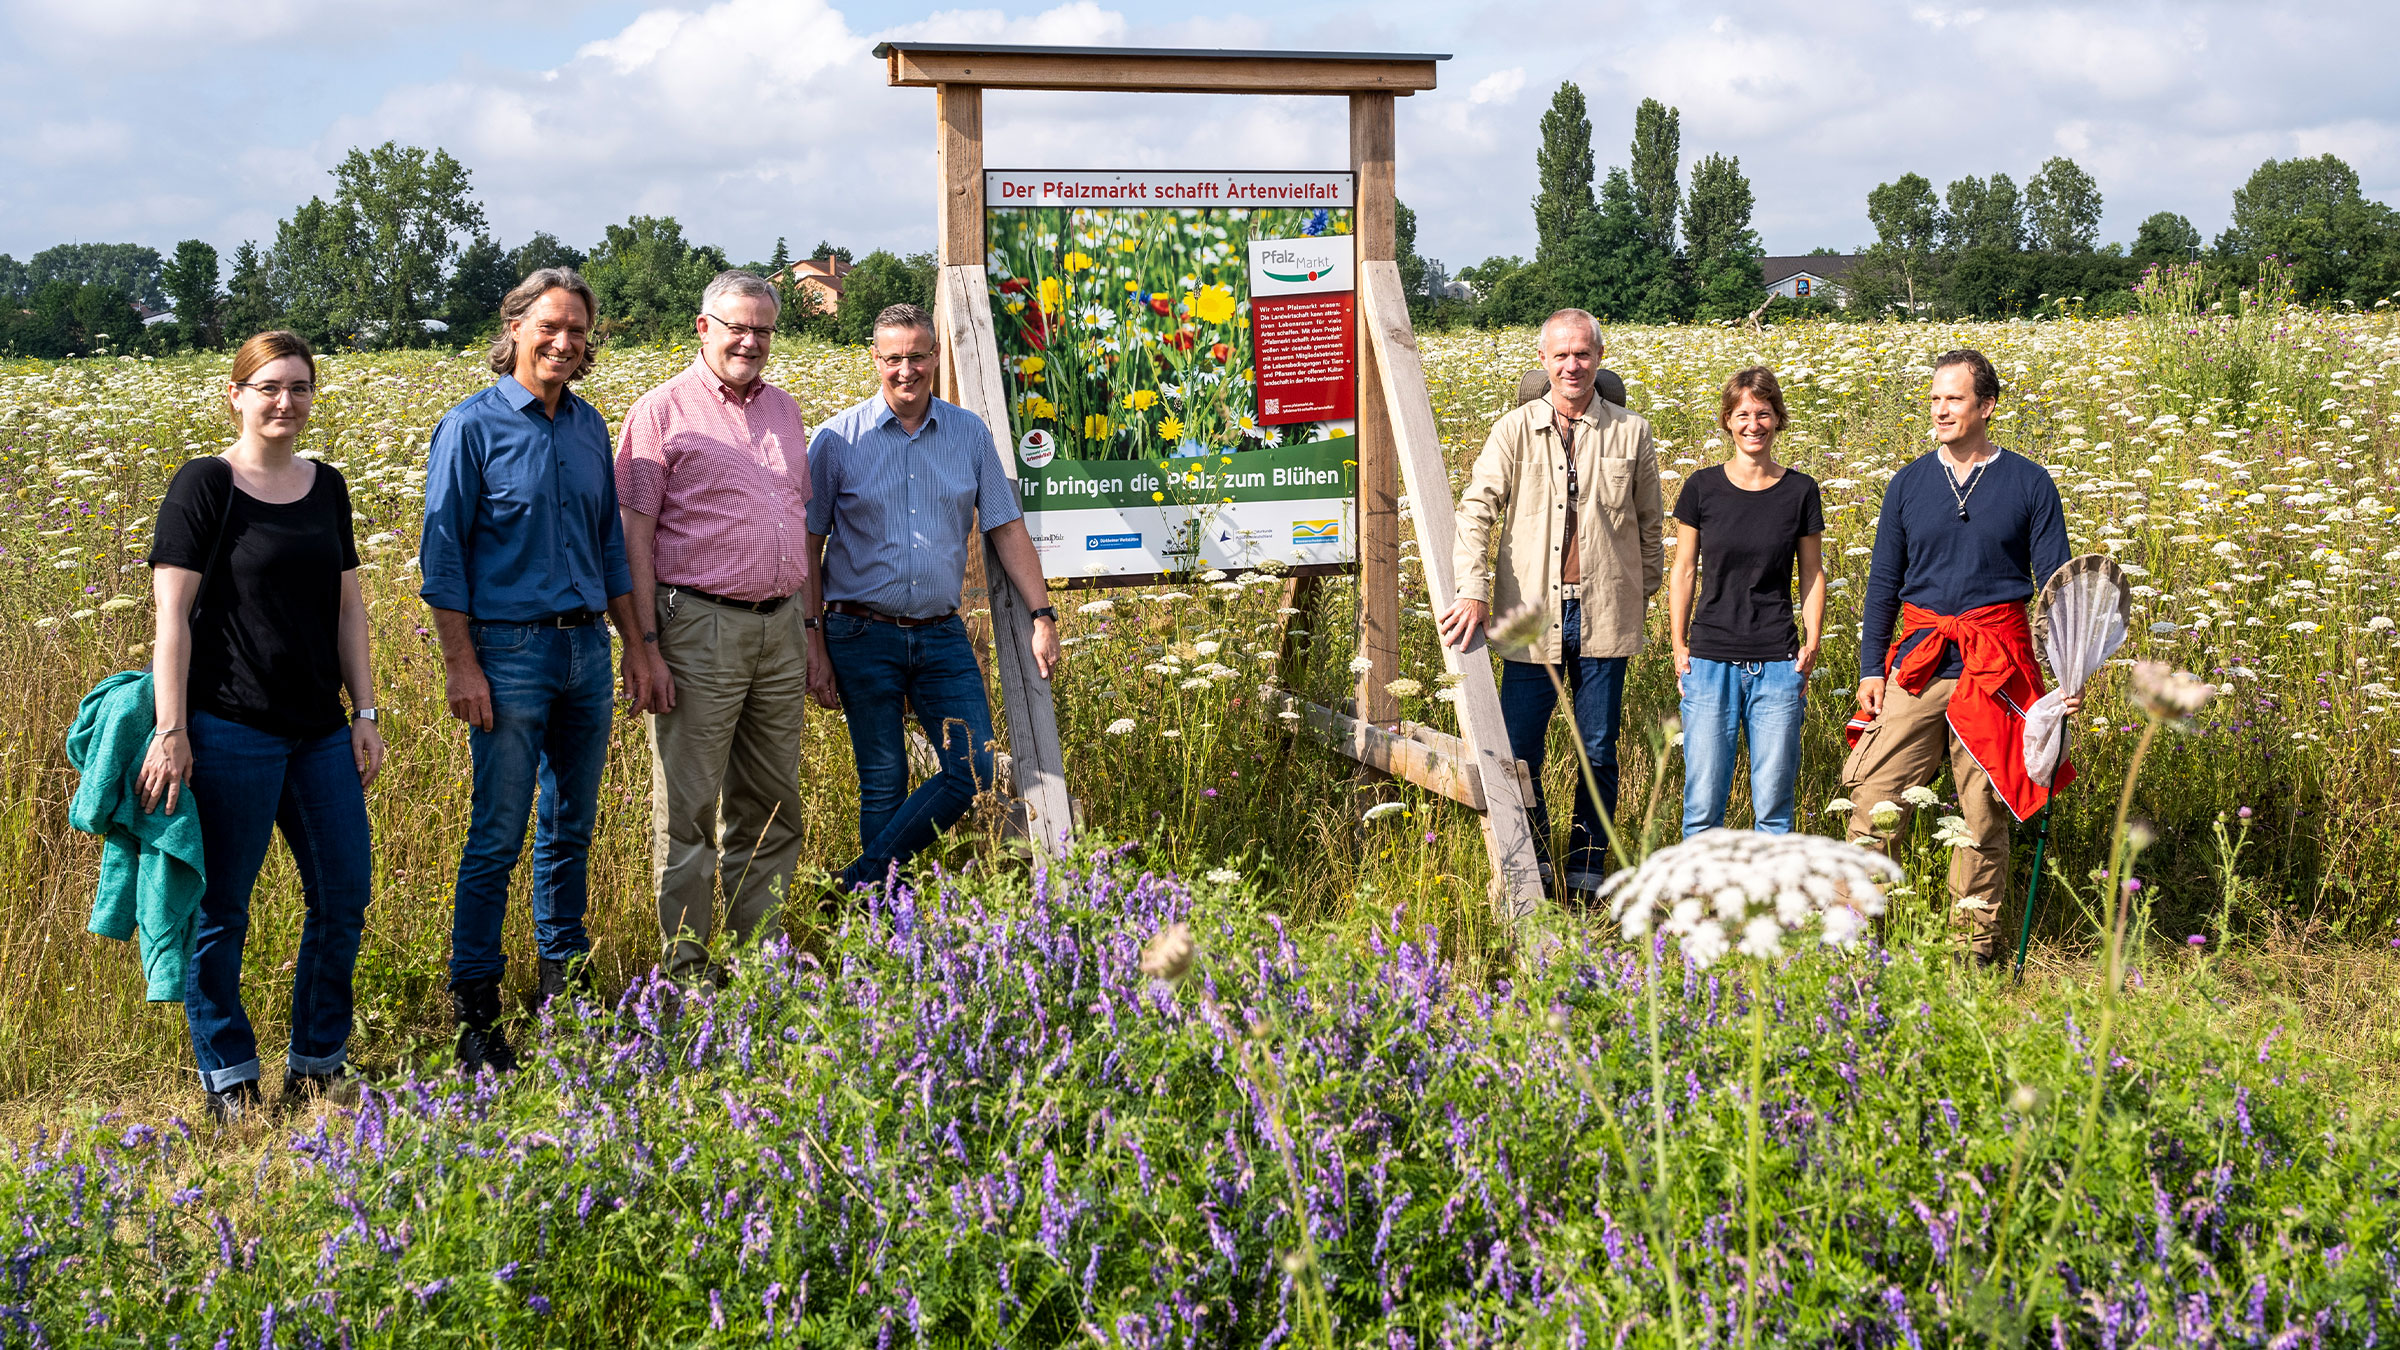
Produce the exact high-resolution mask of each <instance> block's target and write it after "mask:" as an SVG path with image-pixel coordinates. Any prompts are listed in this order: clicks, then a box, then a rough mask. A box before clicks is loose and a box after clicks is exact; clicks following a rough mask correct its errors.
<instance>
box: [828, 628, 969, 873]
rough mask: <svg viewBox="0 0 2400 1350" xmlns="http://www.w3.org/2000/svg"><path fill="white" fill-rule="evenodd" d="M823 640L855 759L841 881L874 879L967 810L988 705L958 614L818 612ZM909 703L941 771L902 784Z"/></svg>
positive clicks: (916, 849) (905, 760)
mask: <svg viewBox="0 0 2400 1350" xmlns="http://www.w3.org/2000/svg"><path fill="white" fill-rule="evenodd" d="M825 648H826V650H827V651H828V652H829V653H831V655H832V657H833V681H834V685H835V687H837V688H839V689H840V690H841V694H842V712H843V715H844V717H845V719H846V720H847V721H848V722H849V724H850V752H851V755H852V756H853V757H854V758H855V759H857V761H858V840H859V856H858V858H857V859H856V860H855V861H853V862H852V863H851V864H850V865H849V866H848V867H846V868H844V869H842V885H843V886H844V887H845V888H847V887H850V886H855V885H857V884H859V883H860V882H875V881H881V880H883V878H884V875H885V873H886V872H887V871H888V869H889V868H890V866H891V864H892V863H894V862H898V861H905V860H907V859H908V858H909V857H911V856H913V855H914V854H915V853H916V852H917V851H918V850H919V849H922V848H924V847H925V846H926V845H927V844H930V843H932V842H933V839H934V836H935V835H938V834H940V833H941V832H942V831H943V830H946V829H948V828H949V827H950V826H951V825H952V824H953V823H955V822H956V821H957V820H958V818H959V817H960V816H963V815H965V814H966V813H967V808H968V807H969V806H970V805H972V804H973V803H974V800H975V794H976V793H978V792H980V791H983V790H984V789H986V788H988V787H990V786H992V751H991V744H992V706H991V701H990V700H989V699H988V698H987V697H986V696H985V694H984V688H983V669H982V667H980V666H978V665H976V664H975V649H974V648H973V647H972V646H970V645H968V642H967V625H966V621H965V620H963V619H961V618H959V617H958V616H956V615H952V616H951V617H949V618H947V619H944V620H943V621H942V622H940V623H935V624H927V625H925V626H924V627H922V628H902V627H900V626H899V625H898V624H890V623H877V622H875V621H874V620H872V619H861V618H858V617H856V616H855V615H849V614H828V615H826V616H825ZM911 709H914V710H915V712H916V714H917V725H918V726H920V727H922V728H923V729H924V731H925V739H927V740H929V741H931V742H933V745H934V749H935V751H936V753H938V754H939V755H940V757H941V762H942V771H941V772H940V773H938V774H936V775H934V776H933V777H932V778H929V779H927V780H926V781H925V782H924V783H923V784H921V785H919V787H918V788H917V790H916V791H914V792H910V791H909V790H908V732H907V721H906V715H907V713H908V712H909V711H910V710H911Z"/></svg>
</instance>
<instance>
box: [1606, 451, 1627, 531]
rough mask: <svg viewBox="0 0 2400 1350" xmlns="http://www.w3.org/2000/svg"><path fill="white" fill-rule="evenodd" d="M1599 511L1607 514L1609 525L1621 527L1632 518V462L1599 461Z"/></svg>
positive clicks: (1617, 460)
mask: <svg viewBox="0 0 2400 1350" xmlns="http://www.w3.org/2000/svg"><path fill="white" fill-rule="evenodd" d="M1599 479H1600V509H1601V510H1602V511H1603V512H1605V513H1607V516H1608V522H1609V523H1610V524H1611V525H1623V524H1624V523H1625V522H1626V521H1628V520H1631V519H1632V518H1633V461H1632V460H1630V459H1603V460H1601V461H1600V473H1599Z"/></svg>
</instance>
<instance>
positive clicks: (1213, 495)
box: [984, 170, 1358, 579]
mask: <svg viewBox="0 0 2400 1350" xmlns="http://www.w3.org/2000/svg"><path fill="white" fill-rule="evenodd" d="M1353 191H1354V185H1353V182H1352V178H1351V175H1350V174H1349V173H1347V172H1342V173H1201V172H1153V171H1125V172H1041V171H1016V170H997V171H993V172H990V173H987V174H985V175H984V200H985V203H986V219H985V229H986V238H987V239H988V240H989V245H988V247H989V249H990V256H989V257H987V258H986V259H985V267H986V271H987V274H988V276H989V277H990V280H991V287H992V318H993V326H994V330H995V335H996V337H997V339H998V343H999V350H1000V374H1001V379H1002V381H1003V383H1004V385H1005V386H1006V389H1007V393H1008V399H1009V427H1008V430H1007V438H1006V442H1005V444H1006V445H1008V446H1011V447H1013V448H1014V452H1015V454H1016V456H1017V473H1018V478H1019V482H1020V484H1021V485H1022V488H1023V492H1024V498H1025V510H1026V526H1027V528H1028V529H1030V530H1031V531H1032V533H1033V537H1034V543H1035V546H1036V548H1037V549H1039V550H1040V552H1041V555H1042V562H1043V571H1044V573H1045V574H1046V575H1047V576H1049V577H1050V578H1052V579H1073V578H1084V577H1111V576H1145V575H1150V574H1154V573H1159V572H1170V571H1182V570H1191V569H1196V568H1205V567H1228V568H1232V567H1254V566H1257V565H1259V564H1261V563H1264V562H1267V561H1270V560H1273V561H1279V562H1283V563H1288V564H1294V565H1303V564H1321V563H1335V564H1342V563H1349V562H1351V561H1353V560H1354V559H1355V558H1356V556H1357V551H1356V533H1357V531H1356V529H1355V528H1354V525H1353V522H1354V519H1355V514H1354V513H1355V509H1356V508H1355V502H1356V497H1357V479H1358V474H1357V460H1356V454H1355V450H1356V442H1355V440H1354V439H1353V438H1354V436H1355V433H1356V430H1357V423H1356V421H1355V419H1356V417H1357V389H1358V354H1357V343H1358V337H1357V333H1358V326H1357V309H1356V292H1357V268H1358V264H1357V250H1356V248H1355V247H1354V243H1355V241H1354V240H1353V239H1352V237H1351V229H1352V215H1351V208H1352V203H1353V195H1352V194H1353ZM995 430H998V429H997V428H995Z"/></svg>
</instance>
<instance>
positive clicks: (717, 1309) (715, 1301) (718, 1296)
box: [708, 1289, 725, 1331]
mask: <svg viewBox="0 0 2400 1350" xmlns="http://www.w3.org/2000/svg"><path fill="white" fill-rule="evenodd" d="M708 1326H709V1330H711V1331H723V1330H724V1329H725V1291H724V1290H722V1289H711V1290H709V1291H708Z"/></svg>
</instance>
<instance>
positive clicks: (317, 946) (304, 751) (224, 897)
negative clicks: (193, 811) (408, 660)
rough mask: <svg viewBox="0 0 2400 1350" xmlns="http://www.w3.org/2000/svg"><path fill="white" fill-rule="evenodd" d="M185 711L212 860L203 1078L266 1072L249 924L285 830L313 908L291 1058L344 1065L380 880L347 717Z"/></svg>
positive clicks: (298, 1065)
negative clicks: (247, 980)
mask: <svg viewBox="0 0 2400 1350" xmlns="http://www.w3.org/2000/svg"><path fill="white" fill-rule="evenodd" d="M185 720H186V721H188V722H189V723H190V724H191V732H190V735H191V738H192V801H193V805H194V806H195V807H197V808H198V809H199V812H200V850H201V859H202V862H203V863H204V864H205V865H206V867H207V869H208V883H207V885H206V886H205V887H204V888H203V889H202V891H201V893H200V923H199V928H198V933H197V935H196V938H197V940H196V943H195V945H194V947H193V950H192V959H191V964H190V966H189V967H188V968H187V970H186V972H185V974H184V983H183V1013H184V1018H185V1020H187V1021H188V1022H190V1023H191V1028H192V1059H193V1061H194V1062H195V1063H196V1064H198V1065H199V1068H200V1082H201V1085H202V1086H204V1087H206V1088H207V1089H208V1090H209V1091H211V1092H223V1091H225V1090H226V1089H227V1088H230V1087H232V1086H233V1085H234V1084H236V1083H244V1082H255V1081H256V1080H257V1078H258V1037H257V1036H256V1035H255V1034H254V1033H253V1032H252V1031H251V1029H250V1014H249V1013H248V1012H247V1011H245V1010H244V1009H243V1007H242V944H243V942H244V940H245V939H246V938H248V937H249V935H250V890H251V888H252V887H253V886H255V885H257V884H258V869H259V868H260V867H261V866H262V865H264V864H265V862H266V860H267V846H268V845H269V844H270V843H272V842H273V840H274V838H275V831H276V830H277V829H279V828H280V829H281V830H282V831H283V842H284V845H285V846H286V847H288V848H290V849H291V851H292V861H293V862H294V863H297V864H298V865H299V869H300V898H301V902H302V903H303V905H304V906H305V907H306V917H305V918H304V919H302V920H301V924H300V955H299V959H298V961H297V962H296V964H294V966H293V968H292V1044H291V1049H290V1050H289V1051H288V1052H287V1054H286V1057H285V1058H286V1062H287V1063H289V1064H290V1066H291V1068H292V1070H293V1071H294V1072H296V1073H333V1072H335V1071H337V1070H339V1069H340V1068H341V1067H342V1063H343V1061H344V1060H345V1059H346V1058H347V1057H348V1055H349V1047H350V1007H351V1000H350V974H351V970H352V969H353V968H354V967H355V966H356V965H357V964H358V938H359V933H360V931H361V930H362V929H363V928H364V927H365V926H366V921H367V898H368V895H369V894H370V891H371V887H372V882H371V878H370V875H369V873H370V861H369V843H368V838H367V797H366V793H365V791H364V790H363V789H361V788H360V787H359V783H358V765H357V762H356V761H354V760H353V759H351V757H350V731H349V728H347V727H345V728H343V729H342V730H340V731H335V732H329V733H327V734H326V735H323V736H319V737H316V738H314V739H311V740H301V739H298V738H295V737H291V736H277V735H274V734H272V733H269V732H264V731H260V730H258V729H256V728H254V727H248V726H244V725H242V724H241V723H239V722H232V721H227V720H226V719H224V718H222V717H217V716H214V715H212V714H209V713H204V712H200V711H197V710H194V711H193V712H192V714H191V715H190V716H189V717H188V718H186V719H185Z"/></svg>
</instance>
